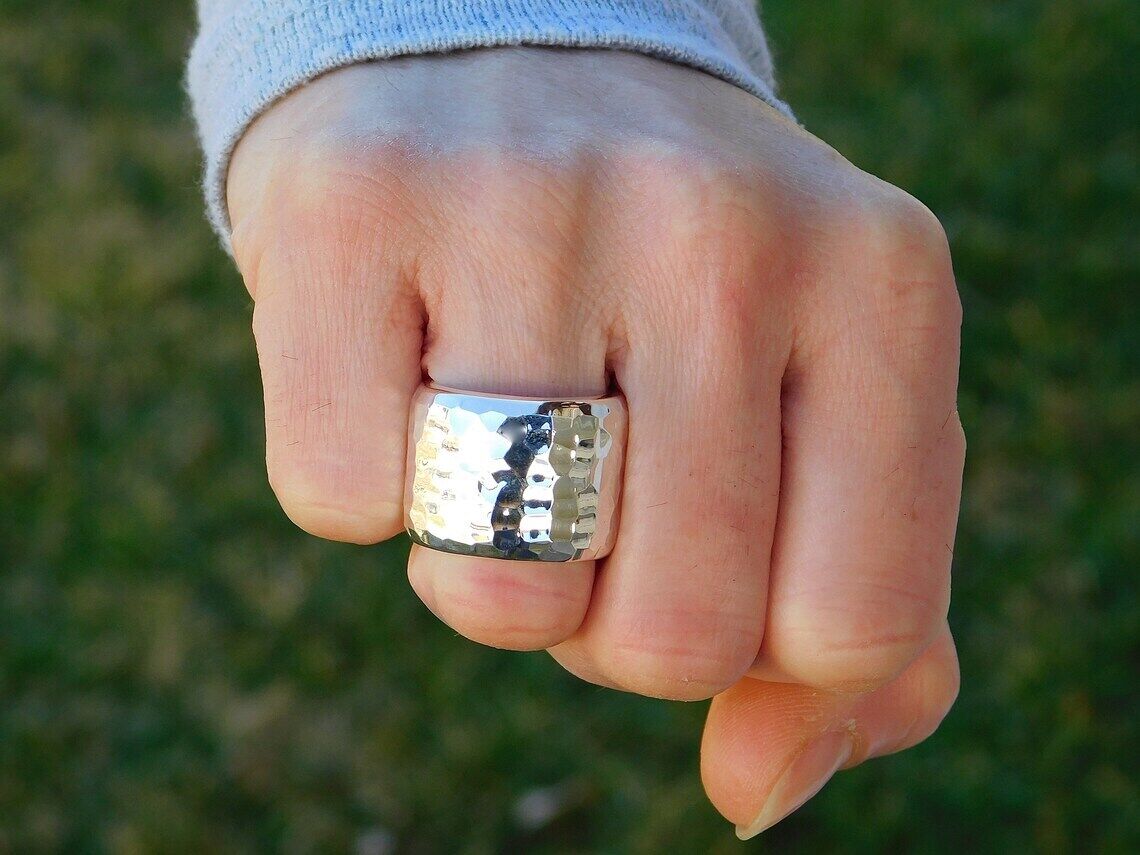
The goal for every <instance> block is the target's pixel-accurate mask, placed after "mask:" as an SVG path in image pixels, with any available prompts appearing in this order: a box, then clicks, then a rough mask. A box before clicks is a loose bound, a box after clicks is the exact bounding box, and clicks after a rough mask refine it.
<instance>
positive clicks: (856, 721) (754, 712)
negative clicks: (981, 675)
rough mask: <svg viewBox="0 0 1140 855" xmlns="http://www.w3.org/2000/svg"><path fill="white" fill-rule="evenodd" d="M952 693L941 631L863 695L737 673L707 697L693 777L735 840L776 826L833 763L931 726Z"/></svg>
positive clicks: (908, 740)
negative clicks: (729, 824)
mask: <svg viewBox="0 0 1140 855" xmlns="http://www.w3.org/2000/svg"><path fill="white" fill-rule="evenodd" d="M957 693H958V659H957V656H956V654H955V652H954V642H953V640H952V639H951V637H950V631H949V629H945V630H944V631H943V633H942V634H941V635H940V636H939V639H938V640H937V641H936V642H935V643H934V644H933V645H931V646H930V647H929V648H928V649H927V650H926V651H925V652H924V653H923V654H922V655H921V656H919V658H918V659H916V660H915V661H914V662H913V663H912V664H911V665H910V666H909V667H908V668H907V669H906V670H905V671H903V673H902V674H900V675H899V676H898V677H896V678H895V679H894V680H893V681H891V682H890V683H887V684H886V685H885V686H882V687H881V688H879V689H877V690H875V691H873V692H871V693H870V694H866V695H852V694H838V693H831V692H824V691H820V690H818V689H813V688H810V687H807V686H801V685H796V684H792V683H768V682H762V681H760V680H753V679H750V678H745V679H743V680H741V681H740V682H738V683H737V684H736V685H734V686H733V687H732V688H730V689H728V690H727V691H725V692H723V693H722V694H720V695H717V696H716V697H715V698H713V701H712V706H711V707H710V709H709V715H708V720H707V721H706V723H705V732H704V739H703V741H702V744H701V777H702V778H703V780H704V784H705V790H706V791H707V793H708V795H709V798H710V799H711V800H712V802H713V804H714V805H715V806H716V808H717V809H718V810H719V811H720V812H721V813H722V814H724V816H725V817H726V818H727V819H728V820H729V821H730V822H734V823H736V825H737V835H738V836H739V837H740V838H741V839H744V840H747V839H748V838H750V837H754V836H755V835H757V834H759V833H760V832H762V831H764V830H765V829H766V828H769V827H771V826H772V825H774V824H775V823H777V822H779V821H780V820H781V819H783V818H784V817H785V816H787V815H788V814H790V813H792V812H793V811H794V810H796V809H797V808H799V807H800V806H801V805H802V804H804V803H805V802H806V801H807V800H808V799H810V798H811V797H812V796H814V795H815V794H816V793H817V792H819V790H820V789H822V788H823V786H824V785H825V784H826V783H827V782H828V781H829V780H830V779H831V777H832V776H833V775H834V774H835V773H836V772H837V771H839V770H840V769H847V768H850V767H852V766H856V765H858V764H859V763H861V762H863V761H864V760H866V759H868V758H870V757H877V756H880V755H883V754H890V753H893V752H895V751H901V750H903V749H904V748H909V747H910V746H912V745H916V744H917V743H919V742H921V741H922V740H923V739H925V738H926V737H927V736H929V735H930V734H931V733H933V732H934V730H935V728H936V727H937V726H938V724H939V722H941V721H942V719H943V717H944V716H945V715H946V713H947V711H948V710H949V709H950V706H951V705H952V704H953V702H954V699H955V697H956V696H957Z"/></svg>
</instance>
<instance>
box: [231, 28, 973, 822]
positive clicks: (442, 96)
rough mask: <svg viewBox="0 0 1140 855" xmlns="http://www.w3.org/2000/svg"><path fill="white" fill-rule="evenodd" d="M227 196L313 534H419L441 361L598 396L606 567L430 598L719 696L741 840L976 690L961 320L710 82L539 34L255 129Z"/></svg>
mask: <svg viewBox="0 0 1140 855" xmlns="http://www.w3.org/2000/svg"><path fill="white" fill-rule="evenodd" d="M228 203H229V212H230V215H231V219H232V223H233V246H234V250H235V255H236V258H237V261H238V265H239V267H240V269H241V272H242V274H243V276H244V278H245V282H246V284H247V286H248V287H249V291H250V293H251V294H252V295H253V298H254V300H255V310H254V320H253V327H254V333H255V336H256V340H257V349H258V356H259V361H260V365H261V371H262V376H263V379H264V385H265V409H266V440H267V455H266V456H267V465H268V472H269V480H270V483H271V484H272V486H273V489H274V490H275V491H276V494H277V496H278V497H279V499H280V501H281V504H282V507H283V508H284V510H285V512H286V513H287V514H288V515H289V517H290V518H291V519H292V520H293V521H294V522H296V523H297V525H299V526H301V527H302V528H303V529H305V530H306V531H309V532H311V533H313V534H315V535H318V536H320V537H326V538H332V539H335V540H344V541H351V542H354V543H374V542H376V541H380V540H384V539H386V538H389V537H392V536H393V535H395V534H396V533H398V532H399V531H401V530H402V496H403V484H404V471H403V470H404V454H403V448H404V445H405V442H406V430H407V427H406V417H407V411H408V402H409V399H410V397H411V395H412V393H413V391H414V390H415V388H416V386H417V384H419V383H420V381H421V378H422V377H423V376H427V377H430V378H432V379H434V380H435V381H436V382H438V383H441V384H444V385H448V386H453V387H459V388H466V389H470V390H473V391H495V392H502V393H508V394H522V395H551V396H562V397H572V396H579V395H581V396H589V395H599V394H602V393H604V392H605V390H606V389H607V386H608V385H610V384H611V383H613V384H616V385H617V386H618V387H620V389H621V390H622V391H623V392H624V394H625V396H626V398H627V401H628V405H629V411H630V435H629V439H628V446H627V463H626V470H625V493H624V497H623V509H622V519H621V532H620V537H619V538H618V543H617V546H616V548H615V549H614V551H613V553H612V554H611V555H610V556H609V557H608V558H607V559H605V560H603V561H600V562H597V563H596V564H595V563H594V562H581V563H575V564H572V565H563V566H559V567H554V568H536V567H534V566H533V565H526V564H523V565H515V564H512V563H510V562H502V561H491V560H481V559H474V558H468V557H458V556H450V555H445V554H442V553H436V552H431V551H428V550H424V549H421V548H418V547H417V548H415V549H413V552H412V555H411V559H410V561H409V567H408V577H409V580H410V582H411V585H412V587H413V588H414V589H415V591H416V592H417V594H419V596H420V597H421V598H422V599H423V601H424V603H425V604H426V605H427V606H428V608H430V609H431V610H432V611H433V612H434V613H435V614H436V615H437V616H438V617H439V618H440V619H441V620H443V621H445V622H446V623H448V624H449V625H450V626H452V627H453V628H454V629H455V630H456V631H458V632H460V633H462V634H463V635H465V636H467V637H468V638H470V639H473V640H475V641H478V642H482V643H484V644H489V645H493V646H496V647H501V648H509V649H516V650H531V649H547V650H549V651H550V653H551V655H552V656H553V657H554V658H555V659H556V660H557V661H558V662H559V663H561V664H562V665H563V666H564V667H565V668H566V669H567V670H569V671H570V672H572V673H574V674H576V675H578V676H579V677H581V678H583V679H585V680H590V681H592V682H594V683H598V684H600V685H604V686H611V687H615V688H619V689H624V690H628V691H633V692H639V693H642V694H646V695H652V696H656V697H661V698H673V699H686V700H695V699H703V698H710V697H711V698H712V699H713V700H712V704H711V708H710V711H709V716H708V721H707V724H706V728H705V733H704V739H703V744H702V763H701V772H702V776H703V780H704V783H705V787H706V790H707V792H708V795H709V797H710V798H711V800H712V802H713V804H714V805H715V806H716V807H717V808H718V809H719V810H720V811H721V812H722V813H723V814H724V816H725V817H727V818H728V819H729V820H730V821H732V822H734V823H736V824H737V825H738V831H739V833H741V834H742V835H743V836H749V835H751V834H754V833H757V832H758V831H760V830H762V828H763V827H766V826H767V825H770V824H771V823H772V822H775V821H777V820H779V819H780V818H781V817H782V816H784V815H785V814H786V813H788V812H789V811H791V810H793V809H794V808H795V807H797V806H798V805H799V804H800V803H801V802H802V801H803V800H804V799H805V798H806V797H808V796H810V795H811V794H812V793H814V792H815V791H816V790H818V789H819V787H820V786H822V785H823V783H824V782H825V781H826V780H827V778H828V777H830V775H831V774H832V773H833V772H834V771H835V770H836V769H837V768H840V767H847V766H851V765H854V764H857V763H860V762H862V761H863V760H865V759H867V758H869V757H874V756H878V755H881V754H885V753H889V752H891V751H896V750H900V749H903V748H906V747H908V746H911V745H914V744H915V743H917V742H919V741H921V740H922V739H924V738H925V737H926V736H927V735H929V734H930V733H931V732H932V731H933V730H934V729H935V728H936V727H937V725H938V723H939V722H940V721H941V719H942V717H943V716H944V715H945V714H946V712H947V710H948V709H949V707H950V705H951V704H952V703H953V700H954V698H955V696H956V694H957V689H958V670H957V660H956V657H955V653H954V645H953V642H952V640H951V638H950V633H949V630H948V628H947V623H946V610H947V605H948V601H949V569H950V559H951V554H952V546H953V538H954V529H955V523H956V517H957V508H958V502H959V496H960V484H961V473H962V464H963V457H964V453H965V444H964V439H963V434H962V429H961V425H960V423H959V420H958V416H957V411H956V407H955V394H956V386H957V365H958V336H959V327H960V319H961V318H960V316H961V309H960V304H959V301H958V297H957V292H956V289H955V286H954V280H953V272H952V268H951V264H950V258H949V253H948V250H947V245H946V239H945V236H944V234H943V232H942V229H941V228H940V226H939V225H938V222H937V220H936V219H935V218H934V216H933V215H932V214H931V213H930V212H929V211H928V210H927V209H926V208H924V207H923V206H922V205H921V204H920V203H918V202H916V201H915V200H914V199H913V198H911V197H910V196H908V195H906V194H905V193H903V192H902V191H900V190H898V189H896V188H894V187H892V186H890V185H888V184H885V183H883V182H882V181H879V180H878V179H876V178H874V177H872V176H870V175H867V174H866V173H863V172H861V171H860V170H858V169H856V168H855V167H853V166H852V165H851V164H850V163H848V162H847V161H846V160H844V159H843V158H842V157H840V156H839V155H838V154H836V153H835V152H834V151H833V150H832V149H830V148H829V147H827V146H826V145H825V144H823V143H822V142H820V141H819V140H817V139H815V138H814V137H812V136H811V135H809V134H808V133H806V132H805V131H803V130H801V129H800V128H798V127H797V126H795V125H794V124H793V123H791V122H789V121H788V120H786V119H784V118H783V117H781V116H780V115H779V114H777V113H776V112H775V111H774V110H773V109H771V108H770V107H768V106H767V105H765V104H764V103H762V102H761V101H759V100H757V99H756V98H754V97H752V96H750V95H748V94H747V93H745V92H743V91H742V90H740V89H738V88H736V87H734V86H731V85H729V84H727V83H724V82H722V81H720V80H717V79H715V78H713V77H710V76H708V75H705V74H703V73H701V72H698V71H695V70H692V69H688V68H685V67H681V66H677V65H673V64H669V63H666V62H662V61H658V60H655V59H651V58H648V57H642V56H638V55H634V54H630V53H624V52H620V51H605V50H585V51H579V50H550V49H542V48H519V49H495V50H484V51H474V52H468V53H457V54H449V55H446V56H422V57H412V58H405V59H397V60H390V61H386V62H383V63H370V64H363V65H357V66H353V67H350V68H346V69H343V70H340V71H336V72H334V73H331V74H328V75H325V76H323V77H321V78H320V79H318V80H316V81H314V82H313V83H310V84H309V85H307V86H304V87H302V88H301V89H298V90H296V91H295V92H293V93H292V94H290V95H289V96H288V97H286V98H284V99H283V100H282V101H280V102H279V103H277V104H276V105H274V106H273V107H272V108H271V109H269V110H268V111H266V112H265V113H264V114H263V115H262V116H261V117H260V118H259V119H258V120H257V121H256V123H255V124H254V125H253V126H252V127H251V128H250V130H249V131H248V132H247V133H246V134H245V136H244V138H243V139H242V141H241V142H240V144H239V146H238V148H237V151H236V153H235V156H234V158H233V161H232V166H231V171H230V175H229V182H228Z"/></svg>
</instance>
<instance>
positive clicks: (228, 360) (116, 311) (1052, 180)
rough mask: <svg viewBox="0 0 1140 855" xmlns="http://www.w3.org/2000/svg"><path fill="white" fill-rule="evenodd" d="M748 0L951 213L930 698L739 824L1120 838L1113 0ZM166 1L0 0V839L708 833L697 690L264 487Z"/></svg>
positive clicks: (896, 833)
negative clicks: (956, 662)
mask: <svg viewBox="0 0 1140 855" xmlns="http://www.w3.org/2000/svg"><path fill="white" fill-rule="evenodd" d="M766 13H767V20H768V24H769V28H770V31H771V33H772V36H773V38H774V40H775V42H776V44H777V48H778V53H779V55H780V68H781V72H782V78H783V81H784V87H785V88H784V94H785V95H786V96H787V97H788V98H789V99H790V100H791V102H792V103H793V104H794V105H795V106H796V108H797V110H798V112H799V115H800V118H801V119H802V120H803V121H804V122H805V123H806V124H807V126H808V127H809V129H811V130H813V131H814V132H815V133H817V134H819V135H820V136H822V137H824V138H826V139H828V140H829V141H831V142H832V143H833V144H835V145H836V147H837V148H839V149H840V150H841V151H842V152H844V153H845V154H847V155H848V156H849V157H850V158H851V159H852V160H854V161H855V162H856V163H858V164H860V165H861V166H863V167H864V168H866V169H868V170H870V171H872V172H875V173H877V174H879V175H881V176H883V177H884V178H886V179H888V180H890V181H892V182H894V183H897V184H899V185H901V186H903V187H905V188H907V189H908V190H910V191H911V192H913V193H915V194H916V195H918V196H919V197H920V198H922V199H923V200H924V201H926V202H927V203H928V204H929V205H930V206H931V207H932V208H933V209H934V210H935V211H936V212H937V213H938V214H939V215H940V216H941V218H942V219H943V221H944V223H945V224H946V226H947V229H948V232H949V234H950V237H951V240H952V243H953V247H954V251H955V260H956V267H957V270H958V274H959V278H960V285H961V288H962V292H963V299H964V302H965V306H966V327H965V355H964V362H963V374H962V387H963V388H962V396H961V401H962V412H963V416H964V420H965V422H966V427H967V431H968V433H969V436H970V441H971V446H970V460H969V464H968V472H967V496H966V501H965V506H964V509H963V517H962V529H961V533H960V537H959V543H958V547H957V554H956V573H957V576H956V587H955V602H954V605H953V610H952V622H953V625H954V628H955V630H956V633H957V635H958V638H959V640H960V645H961V650H962V659H963V663H962V664H963V692H962V697H961V700H960V702H959V704H958V706H957V707H956V709H955V711H954V712H953V714H952V715H951V717H950V718H949V719H948V720H947V722H946V724H945V725H944V727H943V728H942V730H941V731H940V732H939V734H938V735H937V736H936V737H934V738H933V739H932V740H930V741H929V742H928V743H927V744H925V745H923V746H922V747H920V748H919V749H917V750H915V751H911V752H908V753H906V754H904V755H900V756H898V757H895V758H891V759H887V760H883V761H878V762H876V763H873V764H870V765H868V766H866V767H864V768H861V769H858V770H855V771H853V772H850V773H846V774H844V775H841V776H840V778H839V779H838V780H837V781H836V782H835V783H834V784H833V785H832V786H831V787H830V788H829V789H828V791H827V793H826V795H824V796H823V797H822V798H820V799H817V800H816V802H815V803H813V805H812V806H811V807H809V808H808V809H806V810H805V811H803V812H801V814H799V815H797V816H796V817H795V818H793V819H792V820H790V821H788V822H787V823H785V824H783V825H781V826H779V827H778V829H776V830H775V831H773V832H772V833H770V834H768V835H766V836H765V839H764V840H762V841H758V842H756V843H754V844H751V845H752V846H755V847H756V848H758V849H762V848H765V847H766V846H767V847H770V848H774V849H777V850H783V849H790V850H794V851H801V850H802V851H820V850H822V851H865V852H879V851H884V850H888V851H897V850H903V851H924V852H958V851H963V850H965V851H987V852H988V851H995V852H1006V851H1025V850H1037V851H1049V852H1060V851H1074V850H1081V851H1102V852H1127V851H1138V850H1140V784H1138V779H1137V772H1136V766H1137V760H1136V758H1137V757H1140V686H1138V685H1137V684H1138V679H1140V596H1138V593H1140V592H1138V587H1140V581H1138V571H1140V370H1138V369H1140V334H1138V332H1137V331H1138V330H1140V295H1138V294H1137V286H1138V284H1140V234H1138V232H1140V230H1138V228H1137V212H1138V210H1140V166H1138V161H1140V132H1138V116H1140V96H1138V94H1137V93H1138V83H1140V81H1138V75H1137V70H1136V68H1137V67H1136V57H1137V56H1138V55H1140V10H1138V8H1137V6H1136V4H1135V3H1134V2H1131V0H1090V2H1084V3H1079V4H1078V3H1063V2H1041V0H1038V2H1029V0H1011V2H1003V3H985V4H961V3H952V2H949V0H879V2H871V0H859V2H853V0H817V2H815V3H811V4H805V3H795V2H792V0H768V2H767V3H766ZM190 27H191V10H190V9H189V8H188V4H187V3H178V4H170V3H153V2H151V3H147V2H141V0H98V1H97V2H84V3H66V2H62V0H48V2H38V3H33V2H29V0H6V2H3V3H0V851H13V852H17V851H20V852H22V851H43V850H67V851H75V852H102V851H106V852H123V853H133V852H143V851H189V850H208V851H214V850H218V849H221V850H238V849H247V850H248V849H262V850H265V849H273V850H281V851H289V852H301V851H313V850H319V851H327V850H344V849H355V850H356V851H358V852H361V853H369V852H377V853H378V852H383V851H388V850H389V849H390V848H391V845H392V844H393V843H394V844H395V845H396V846H397V847H398V849H397V851H407V852H430V851H440V850H462V851H469V852H491V851H505V850H514V849H520V848H523V849H528V850H533V851H566V850H575V849H577V850H588V851H610V852H619V851H623V852H624V851H628V852H658V851H676V852H705V851H710V852H733V851H737V850H738V849H739V848H741V847H740V845H739V844H736V843H735V842H734V841H733V839H732V837H731V833H730V831H729V829H728V827H727V826H726V825H725V824H724V823H723V822H722V821H721V820H719V819H718V818H717V817H716V815H715V813H714V812H713V810H712V809H711V808H710V807H709V806H707V805H706V803H705V802H704V799H703V797H702V794H701V790H700V784H699V781H698V779H697V774H696V756H697V737H698V734H699V728H700V724H701V719H702V717H703V705H683V704H664V703H655V702H651V701H646V700H642V699H637V698H632V697H626V696H622V695H617V694H614V693H611V692H607V691H603V690H599V689H594V688H591V687H588V686H585V685H582V684H579V683H577V682H575V681H574V680H573V679H571V678H569V677H567V676H565V675H563V674H562V673H560V672H559V670H558V669H557V668H556V667H555V666H554V665H553V664H552V663H551V662H549V661H548V660H547V659H545V658H544V657H543V656H542V655H538V654H535V655H510V654H504V653H498V652H494V651H490V650H485V649H480V648H477V647H475V646H473V645H470V644H467V643H463V642H461V641H460V640H458V639H456V638H455V637H454V635H453V634H452V633H451V632H449V631H448V630H446V629H444V628H443V627H441V626H440V625H439V624H437V623H436V622H435V620H434V619H432V618H431V617H430V616H429V615H428V614H427V613H426V611H425V610H424V609H423V608H422V607H421V606H420V605H418V603H417V602H416V601H415V599H414V597H413V595H412V594H411V592H410V591H409V590H408V588H407V586H406V583H405V581H404V578H403V574H402V570H401V566H400V565H401V560H402V557H403V551H404V547H403V546H402V545H395V546H387V547H381V548H375V549H360V548H354V547H348V546H341V545H335V544H330V543H323V542H319V541H317V540H314V539H312V538H309V537H306V536H305V535H303V534H301V533H300V532H298V531H296V530H294V529H293V528H292V527H291V526H290V525H289V524H288V523H287V522H286V521H285V520H284V518H283V517H282V515H281V513H280V512H279V511H278V510H277V508H276V505H275V502H274V501H273V498H272V495H271V494H270V491H269V489H268V487H267V486H266V484H265V479H264V474H263V468H262V463H261V456H262V448H261V443H262V427H261V422H260V417H261V414H260V389H259V385H258V380H257V373H256V365H255V359H254V354H253V349H252V345H251V342H250V336H249V334H248V322H249V314H250V305H249V301H248V299H247V298H246V296H245V292H244V290H243V288H242V287H241V284H240V282H239V281H238V279H237V277H236V274H235V273H234V272H233V271H232V269H231V268H230V266H229V263H228V261H227V260H226V259H225V258H224V256H223V255H222V254H221V253H220V251H219V250H218V249H217V248H216V245H215V242H214V239H213V237H212V236H211V235H210V233H209V232H208V231H207V229H206V227H205V224H204V221H203V218H202V215H201V207H200V200H199V196H198V191H197V188H196V182H197V177H198V162H197V157H198V156H197V152H196V150H195V147H194V143H193V138H192V134H191V130H190V128H189V126H188V124H187V121H186V119H185V116H184V112H185V110H184V102H183V96H182V93H181V89H180V76H181V66H180V63H181V59H182V57H183V55H184V53H185V51H186V49H187V47H188V43H189V38H190V36H189V33H190ZM545 787H553V788H554V789H553V790H552V791H551V792H549V793H546V795H549V796H550V797H551V802H552V803H553V804H557V805H560V806H561V811H562V812H561V814H560V816H558V817H556V818H555V819H553V820H552V821H549V822H539V821H528V820H527V818H526V816H524V814H526V813H527V811H526V808H527V806H528V805H529V806H532V807H533V805H535V804H536V803H539V802H541V801H542V796H543V795H544V792H543V791H542V788H545ZM539 813H541V811H539ZM530 816H531V817H534V816H535V813H534V811H531V813H530ZM538 819H541V817H538Z"/></svg>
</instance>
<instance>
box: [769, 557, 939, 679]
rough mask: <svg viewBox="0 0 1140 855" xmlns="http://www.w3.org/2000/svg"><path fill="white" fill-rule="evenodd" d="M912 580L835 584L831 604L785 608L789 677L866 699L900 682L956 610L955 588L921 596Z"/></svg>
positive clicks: (782, 636)
mask: <svg viewBox="0 0 1140 855" xmlns="http://www.w3.org/2000/svg"><path fill="white" fill-rule="evenodd" d="M911 576H913V574H912V573H907V574H906V575H900V574H896V580H897V581H893V582H888V581H877V582H870V581H864V582H860V583H851V584H845V585H837V584H832V585H831V586H830V588H829V590H828V592H827V594H826V596H825V597H823V598H819V597H803V598H800V599H799V601H798V602H796V603H795V604H781V605H780V608H779V611H778V612H777V613H776V614H774V615H773V619H772V620H773V629H772V632H773V634H776V633H777V632H778V633H779V635H778V638H779V641H780V645H779V646H780V648H781V649H782V651H783V652H784V653H785V656H786V658H788V659H789V660H790V661H789V662H788V663H787V665H786V667H787V670H789V671H790V672H792V673H795V674H796V675H797V676H800V677H801V678H802V679H804V680H805V682H807V683H809V684H812V685H816V686H821V687H826V688H834V689H851V690H859V691H866V690H869V689H873V688H876V687H878V686H881V685H883V684H884V683H886V682H888V681H889V680H891V679H892V678H894V677H896V676H897V675H898V674H900V673H901V672H902V671H903V670H904V669H905V668H906V667H907V665H909V664H910V663H911V662H913V661H914V660H915V658H916V657H917V656H918V655H919V654H920V653H921V652H922V651H923V650H925V649H926V648H927V647H928V646H929V645H930V642H931V639H932V638H933V637H934V635H935V633H936V632H937V631H938V628H939V627H940V626H941V625H942V623H944V621H945V618H946V611H947V608H948V605H949V585H948V584H943V585H942V586H941V588H940V589H939V590H937V591H934V592H924V591H918V590H916V586H915V583H914V582H913V580H912V579H908V578H907V577H911ZM780 627H782V631H781V629H780Z"/></svg>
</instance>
